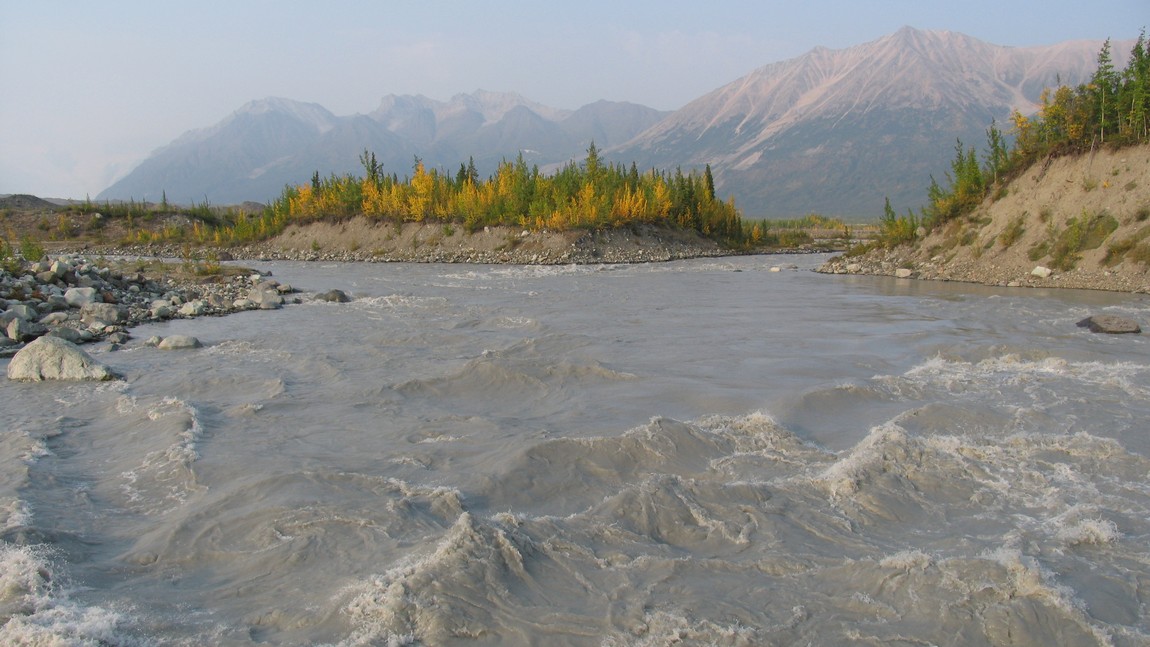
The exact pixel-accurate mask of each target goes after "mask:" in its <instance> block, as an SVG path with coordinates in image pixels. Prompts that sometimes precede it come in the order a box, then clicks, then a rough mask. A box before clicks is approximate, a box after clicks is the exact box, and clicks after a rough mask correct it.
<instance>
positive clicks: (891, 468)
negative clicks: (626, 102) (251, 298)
mask: <svg viewBox="0 0 1150 647" xmlns="http://www.w3.org/2000/svg"><path fill="white" fill-rule="evenodd" d="M824 260H825V257H824V256H817V255H816V256H747V257H734V258H720V259H697V260H690V261H677V262H671V263H657V264H643V265H609V266H545V267H541V266H505V265H494V266H482V265H441V264H319V263H310V264H309V263H292V262H269V263H255V264H252V263H247V265H249V266H254V267H257V268H258V269H261V270H266V271H270V272H272V273H273V276H274V277H275V278H276V279H278V280H279V281H281V282H284V283H289V284H291V285H293V286H294V287H296V288H298V289H301V290H304V291H311V292H317V291H325V290H328V289H332V288H339V289H342V290H344V291H346V292H348V293H349V294H351V295H352V296H353V297H354V298H353V300H352V301H351V302H350V303H342V304H340V303H327V302H319V301H313V300H310V299H307V298H306V297H305V299H304V301H303V302H302V303H300V304H297V305H289V306H287V307H286V308H284V309H282V310H277V311H256V312H246V313H241V314H236V315H232V316H228V317H221V318H199V319H187V320H175V321H170V322H166V323H161V324H149V325H145V326H141V327H138V328H135V329H133V330H132V333H133V336H134V340H133V341H132V342H130V343H129V344H127V345H126V346H124V347H123V348H122V349H120V350H118V351H114V352H113V351H110V350H108V349H107V347H106V346H93V347H91V348H89V349H88V350H89V351H90V352H91V353H92V354H93V355H94V356H95V357H96V358H97V359H99V360H100V361H102V362H104V363H106V364H108V365H109V366H111V367H112V368H113V369H115V370H116V371H117V372H119V373H121V374H122V375H124V376H125V379H124V380H122V381H116V382H109V383H99V384H94V383H18V382H11V381H6V380H5V381H3V382H2V383H0V412H2V413H0V420H2V424H0V434H2V435H0V529H2V530H3V534H2V535H0V538H2V539H3V541H2V542H0V621H2V622H3V625H2V626H0V641H2V642H6V643H20V642H21V641H23V642H26V643H34V644H61V645H204V644H215V645H258V644H270V645H405V644H411V645H603V646H623V645H634V646H640V645H672V644H675V645H680V644H681V645H795V644H804V645H806V644H810V645H924V644H936V645H1043V646H1046V645H1054V644H1058V645H1148V644H1150V612H1148V609H1147V604H1148V603H1150V423H1148V422H1147V421H1148V420H1150V342H1148V340H1147V339H1146V338H1145V337H1144V336H1141V335H1123V336H1107V335H1098V334H1092V333H1090V332H1088V331H1086V330H1085V329H1082V328H1078V327H1077V326H1076V325H1075V324H1076V322H1077V321H1078V320H1080V319H1082V318H1084V317H1086V316H1088V315H1090V314H1100V313H1110V314H1120V315H1124V316H1128V317H1132V318H1134V319H1136V320H1139V321H1140V322H1141V323H1142V324H1143V325H1144V326H1145V325H1146V322H1147V321H1150V300H1148V299H1147V297H1146V296H1144V295H1129V294H1116V293H1104V292H1086V291H1072V290H1063V291H1058V290H1036V289H1008V288H991V287H984V286H977V285H968V284H957V283H936V282H919V281H911V280H900V279H893V278H885V277H864V276H829V275H821V274H816V273H814V272H813V271H811V270H812V269H813V268H814V267H816V266H817V265H818V264H819V263H821V262H822V261H824ZM176 333H179V334H190V335H194V336H196V337H198V338H199V339H200V340H201V341H202V342H203V343H204V347H203V348H201V349H196V350H189V351H162V350H159V349H156V348H152V347H148V346H145V345H144V344H143V340H145V339H146V338H148V337H149V336H152V335H161V336H164V335H169V334H176ZM6 361H7V360H0V362H4V364H3V365H0V368H3V367H4V366H6ZM37 641H40V642H37Z"/></svg>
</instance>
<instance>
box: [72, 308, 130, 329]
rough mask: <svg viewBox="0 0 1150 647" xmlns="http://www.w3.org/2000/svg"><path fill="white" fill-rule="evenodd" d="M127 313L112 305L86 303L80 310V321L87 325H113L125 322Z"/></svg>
mask: <svg viewBox="0 0 1150 647" xmlns="http://www.w3.org/2000/svg"><path fill="white" fill-rule="evenodd" d="M127 319H128V313H127V311H126V310H125V309H124V308H122V307H120V306H118V305H115V304H113V303H98V302H92V303H86V304H84V306H83V307H82V308H80V321H83V322H84V323H86V324H88V325H92V324H94V323H97V322H102V323H105V324H115V323H120V322H123V321H127Z"/></svg>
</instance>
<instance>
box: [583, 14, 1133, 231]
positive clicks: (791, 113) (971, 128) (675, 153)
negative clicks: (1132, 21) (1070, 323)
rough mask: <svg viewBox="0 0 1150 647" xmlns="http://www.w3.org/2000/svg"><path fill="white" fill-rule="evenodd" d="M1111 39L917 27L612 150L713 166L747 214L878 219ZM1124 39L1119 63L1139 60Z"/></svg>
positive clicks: (805, 67) (815, 56)
mask: <svg viewBox="0 0 1150 647" xmlns="http://www.w3.org/2000/svg"><path fill="white" fill-rule="evenodd" d="M1101 46H1102V43H1101V42H1088V41H1076V42H1068V43H1062V44H1059V45H1054V46H1049V47H1030V48H1012V47H1002V46H998V45H992V44H989V43H985V42H983V41H980V40H977V39H974V38H971V37H969V36H965V35H963V34H958V33H953V32H946V31H920V30H916V29H913V28H910V27H905V28H903V29H900V30H899V31H898V32H896V33H894V34H892V35H889V36H886V37H883V38H880V39H878V40H876V41H873V42H870V43H866V44H863V45H859V46H856V47H851V48H847V49H842V50H830V49H826V48H821V47H820V48H815V49H813V50H811V51H810V52H808V53H807V54H805V55H803V56H800V57H798V58H794V59H791V60H787V61H782V62H778V63H774V64H771V65H767V66H765V67H761V68H758V69H756V70H754V71H753V72H751V73H750V74H748V75H746V76H744V77H742V78H740V79H737V80H735V81H733V82H731V83H729V84H727V85H724V86H722V87H720V88H718V89H716V90H714V91H713V92H711V93H709V94H707V95H705V96H702V97H700V98H698V99H696V100H695V101H692V102H691V103H689V104H688V105H686V106H684V107H683V108H682V109H680V110H678V111H676V112H675V113H673V114H672V115H670V116H669V117H667V118H666V119H664V120H663V121H661V122H660V123H658V124H657V125H655V126H654V127H652V128H650V129H648V130H647V131H645V132H643V133H642V134H640V135H639V136H638V137H637V138H635V139H634V140H632V141H630V142H628V143H626V144H624V145H621V146H618V147H615V148H612V149H608V150H606V151H605V152H604V155H605V156H607V157H608V158H610V159H622V160H636V161H637V162H638V163H639V164H640V166H641V167H644V168H646V167H657V168H674V167H682V168H683V169H684V171H686V170H688V169H691V168H701V167H703V165H705V164H710V165H711V169H712V172H713V174H714V176H715V181H716V190H717V192H718V193H719V194H720V195H721V196H727V195H732V196H734V197H735V199H736V203H737V204H738V205H739V206H740V207H741V208H742V209H743V211H744V213H746V214H747V215H749V216H767V217H794V216H799V215H804V214H807V213H812V212H814V213H821V214H824V215H834V216H847V217H868V216H869V217H875V216H878V215H881V213H882V209H883V201H884V197H888V196H889V197H890V199H891V202H892V204H894V205H896V207H897V208H898V209H899V210H900V211H901V210H903V209H905V208H908V207H917V206H918V205H920V204H922V203H923V202H924V201H925V197H926V188H927V186H928V185H929V184H930V177H931V175H933V176H934V177H936V178H937V179H938V180H939V181H940V182H942V181H944V174H945V172H946V170H947V169H948V168H949V163H950V161H951V160H952V159H954V154H955V144H956V140H958V139H961V140H962V142H963V144H964V145H966V146H968V147H969V146H975V147H982V146H983V145H984V142H985V140H986V130H987V128H988V127H989V126H990V125H991V122H992V120H995V121H997V123H998V127H999V129H1000V130H1002V131H1007V130H1008V129H1009V126H1008V124H1009V117H1010V114H1011V111H1012V109H1015V108H1017V109H1019V110H1020V111H1021V112H1023V113H1024V114H1027V113H1030V112H1033V111H1034V110H1036V109H1037V102H1038V101H1039V96H1040V94H1041V92H1042V90H1043V88H1046V87H1055V86H1057V85H1058V83H1059V81H1061V83H1065V84H1070V85H1076V84H1078V83H1080V82H1083V81H1085V80H1086V79H1088V78H1089V76H1090V75H1091V74H1092V73H1093V72H1094V70H1095V69H1096V67H1097V55H1098V52H1099V50H1100V49H1101ZM1129 49H1130V48H1129V47H1128V46H1125V45H1116V46H1115V47H1114V52H1115V58H1116V59H1117V58H1118V56H1119V55H1121V54H1124V53H1126V52H1129Z"/></svg>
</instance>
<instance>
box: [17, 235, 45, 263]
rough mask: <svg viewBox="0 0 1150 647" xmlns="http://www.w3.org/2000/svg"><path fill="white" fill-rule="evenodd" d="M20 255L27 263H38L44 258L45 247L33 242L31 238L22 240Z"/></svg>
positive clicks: (26, 237)
mask: <svg viewBox="0 0 1150 647" xmlns="http://www.w3.org/2000/svg"><path fill="white" fill-rule="evenodd" d="M20 255H21V256H23V257H24V260H26V261H32V262H34V261H38V260H40V259H41V258H44V246H43V245H41V244H40V243H38V242H37V241H35V240H33V239H32V237H31V236H24V237H23V238H21V239H20Z"/></svg>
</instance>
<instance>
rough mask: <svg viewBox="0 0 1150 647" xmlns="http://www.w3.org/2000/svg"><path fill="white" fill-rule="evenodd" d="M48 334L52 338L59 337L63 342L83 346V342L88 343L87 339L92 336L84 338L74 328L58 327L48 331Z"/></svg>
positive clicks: (82, 334)
mask: <svg viewBox="0 0 1150 647" xmlns="http://www.w3.org/2000/svg"><path fill="white" fill-rule="evenodd" d="M48 334H49V335H51V336H53V337H59V338H60V339H63V340H65V341H70V342H72V343H73V344H83V343H84V342H86V341H88V338H90V337H91V336H92V335H91V334H89V335H88V336H87V338H86V337H85V336H84V333H82V332H80V331H79V330H76V329H75V328H69V327H67V326H58V327H56V328H53V329H52V330H49V331H48Z"/></svg>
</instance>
